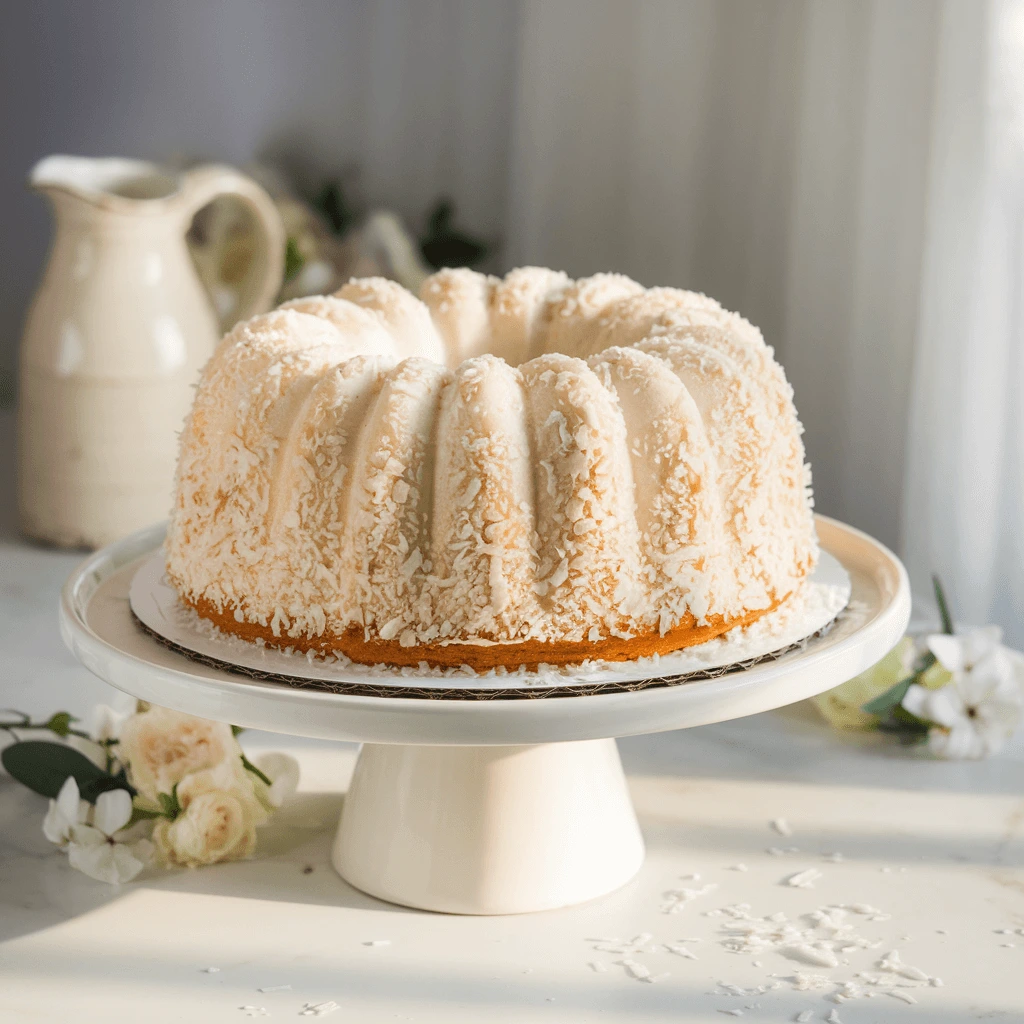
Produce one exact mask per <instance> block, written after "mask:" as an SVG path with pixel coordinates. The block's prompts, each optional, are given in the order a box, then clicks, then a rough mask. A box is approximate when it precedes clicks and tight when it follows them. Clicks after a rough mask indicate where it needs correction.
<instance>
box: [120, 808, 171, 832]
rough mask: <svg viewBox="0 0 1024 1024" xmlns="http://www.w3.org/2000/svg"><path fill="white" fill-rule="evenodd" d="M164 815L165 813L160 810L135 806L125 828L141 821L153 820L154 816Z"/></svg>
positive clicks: (160, 816)
mask: <svg viewBox="0 0 1024 1024" xmlns="http://www.w3.org/2000/svg"><path fill="white" fill-rule="evenodd" d="M162 817H163V815H162V814H161V813H160V812H159V811H151V810H149V808H147V807H133V808H132V816H131V817H130V818H129V819H128V824H127V825H126V826H125V828H131V827H132V825H136V824H138V823H139V822H140V821H152V819H153V818H162Z"/></svg>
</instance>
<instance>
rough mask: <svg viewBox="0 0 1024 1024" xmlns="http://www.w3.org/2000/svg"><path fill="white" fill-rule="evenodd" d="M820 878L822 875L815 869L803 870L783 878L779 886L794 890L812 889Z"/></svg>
mask: <svg viewBox="0 0 1024 1024" xmlns="http://www.w3.org/2000/svg"><path fill="white" fill-rule="evenodd" d="M822 877H823V876H822V873H821V872H820V871H819V870H818V869H817V868H805V869H804V870H803V871H798V872H797V873H796V874H795V875H789V876H788V877H787V878H784V879H783V880H782V881H781V882H780V883H779V884H780V885H788V886H792V887H793V888H794V889H813V888H814V883H815V882H817V881H818V880H819V879H820V878H822Z"/></svg>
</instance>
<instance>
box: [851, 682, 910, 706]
mask: <svg viewBox="0 0 1024 1024" xmlns="http://www.w3.org/2000/svg"><path fill="white" fill-rule="evenodd" d="M914 678H915V677H914V676H907V678H906V679H901V680H900V681H899V682H898V683H896V684H895V685H894V686H890V687H889V689H888V690H886V691H885V693H880V694H879V695H878V696H877V697H875V699H874V700H869V701H868V702H867V704H863V705H861V711H864V712H866V713H867V714H869V715H884V714H885V713H886V712H887V711H888V710H889V709H890V708H894V707H899V706H900V703H901V702H902V700H903V698H904V697H905V696H906V695H907V690H909V689H910V685H911V683H913V681H914Z"/></svg>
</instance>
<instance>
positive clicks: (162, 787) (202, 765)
mask: <svg viewBox="0 0 1024 1024" xmlns="http://www.w3.org/2000/svg"><path fill="white" fill-rule="evenodd" d="M240 756H241V748H240V747H239V746H238V742H237V740H236V739H235V737H234V736H233V735H232V733H231V726H230V725H225V724H224V723H223V722H211V721H209V720H208V719H205V718H195V717H194V716H193V715H186V714H183V713H182V712H180V711H171V710H170V709H169V708H159V707H153V708H150V710H148V711H145V712H142V713H140V714H137V715H132V716H131V717H130V718H129V719H128V720H127V721H126V722H125V723H124V725H123V726H122V727H121V740H120V745H119V747H118V758H119V759H120V760H121V761H122V763H127V765H128V777H129V779H130V780H131V783H132V785H133V786H134V787H135V788H136V789H137V790H138V791H139V795H140V796H141V797H143V799H144V800H145V801H146V802H148V803H149V804H151V805H155V804H157V803H158V800H159V798H158V796H157V794H158V793H167V794H170V793H171V791H172V790H173V789H174V786H175V784H176V783H180V782H181V781H182V779H184V778H185V776H186V775H189V774H191V773H193V772H198V771H202V770H204V769H206V768H212V767H214V766H215V765H218V764H220V763H222V762H225V761H228V760H234V761H238V759H239V758H240Z"/></svg>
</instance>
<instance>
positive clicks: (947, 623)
mask: <svg viewBox="0 0 1024 1024" xmlns="http://www.w3.org/2000/svg"><path fill="white" fill-rule="evenodd" d="M932 586H933V587H934V588H935V603H936V604H937V605H938V606H939V618H940V619H941V620H942V632H943V633H946V634H947V635H949V636H952V635H953V617H952V616H951V615H950V614H949V604H948V602H947V601H946V592H945V591H944V590H943V589H942V580H940V579H939V576H938V573H932Z"/></svg>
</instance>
